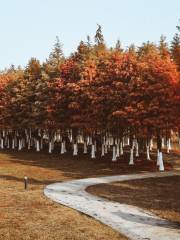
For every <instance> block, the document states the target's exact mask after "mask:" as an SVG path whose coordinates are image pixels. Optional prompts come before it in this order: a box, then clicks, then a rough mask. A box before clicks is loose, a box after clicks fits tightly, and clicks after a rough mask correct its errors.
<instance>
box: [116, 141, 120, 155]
mask: <svg viewBox="0 0 180 240" xmlns="http://www.w3.org/2000/svg"><path fill="white" fill-rule="evenodd" d="M119 156H120V150H119V144H118V143H117V144H116V157H119Z"/></svg>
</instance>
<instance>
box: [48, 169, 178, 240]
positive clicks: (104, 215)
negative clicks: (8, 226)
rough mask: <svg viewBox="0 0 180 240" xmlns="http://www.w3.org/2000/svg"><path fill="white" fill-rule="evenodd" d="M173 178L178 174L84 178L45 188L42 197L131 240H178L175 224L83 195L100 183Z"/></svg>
mask: <svg viewBox="0 0 180 240" xmlns="http://www.w3.org/2000/svg"><path fill="white" fill-rule="evenodd" d="M174 175H180V173H178V172H162V173H143V174H142V173H141V174H132V175H118V176H110V177H98V178H86V179H80V180H73V181H67V182H62V183H54V184H51V185H48V186H47V187H46V188H45V189H44V194H45V195H46V196H47V197H49V198H51V199H52V200H54V201H55V202H58V203H60V204H63V205H65V206H68V207H71V208H73V209H76V210H78V211H80V212H83V213H85V214H87V215H89V216H91V217H93V218H96V219H98V220H99V221H101V222H102V223H104V224H106V225H109V226H111V227H112V228H113V229H115V230H117V231H119V232H120V233H122V234H124V235H126V236H127V237H129V238H130V239H132V240H139V239H144V240H145V239H146V240H150V239H151V240H180V229H179V228H178V226H177V225H176V224H173V223H171V222H168V221H166V220H163V219H160V218H159V217H157V216H155V215H153V214H151V213H148V212H146V211H144V210H142V209H140V208H138V207H134V206H131V205H126V204H120V203H116V202H112V201H109V200H106V199H104V198H100V197H97V196H94V195H91V194H89V193H87V192H86V191H85V189H86V188H87V187H88V186H91V185H96V184H99V183H110V182H115V181H124V180H133V179H143V178H150V177H166V176H174ZM157 181H158V179H157ZM147 201H148V199H147Z"/></svg>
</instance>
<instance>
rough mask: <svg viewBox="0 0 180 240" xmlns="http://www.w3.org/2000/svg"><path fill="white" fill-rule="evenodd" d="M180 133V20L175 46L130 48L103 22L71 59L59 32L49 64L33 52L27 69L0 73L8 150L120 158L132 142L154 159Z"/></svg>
mask: <svg viewBox="0 0 180 240" xmlns="http://www.w3.org/2000/svg"><path fill="white" fill-rule="evenodd" d="M172 133H173V134H174V133H175V134H177V135H178V134H179V135H180V26H177V32H176V33H175V35H174V37H173V39H172V41H171V43H170V44H168V43H167V41H166V38H165V37H164V36H161V37H160V40H159V43H158V44H155V43H152V42H149V41H148V42H145V43H143V44H142V45H141V46H140V47H137V46H135V45H134V44H132V45H130V46H128V47H127V48H125V49H123V48H122V46H121V42H120V40H118V41H117V42H116V44H115V46H114V47H107V45H106V43H105V39H104V36H103V33H102V28H101V26H100V25H98V27H97V31H96V33H95V37H94V40H93V41H92V40H91V39H90V37H89V36H87V41H81V42H80V43H79V45H78V47H77V50H76V51H75V52H73V53H72V54H71V55H70V56H68V57H65V56H64V54H63V51H62V45H61V43H60V41H59V38H58V37H57V39H56V42H55V44H54V46H53V49H52V52H51V53H50V54H49V57H48V59H46V61H44V62H43V63H40V61H39V60H38V59H36V58H31V59H30V60H29V62H28V64H27V66H26V67H24V68H22V67H14V66H11V67H10V68H8V69H5V70H3V71H1V72H0V149H4V148H11V149H16V150H19V151H20V150H21V149H23V148H27V149H35V150H36V151H40V150H41V149H43V148H44V147H45V148H47V151H48V152H49V153H52V152H53V150H54V146H55V145H56V146H58V147H59V152H60V153H61V154H63V153H65V152H66V151H67V150H69V151H71V150H72V153H73V155H77V154H78V151H79V146H81V145H82V146H83V147H82V148H83V153H84V154H86V153H88V152H89V153H90V155H91V158H95V157H96V154H97V153H98V152H100V155H101V156H102V157H103V156H104V155H105V154H107V153H108V152H112V161H117V159H118V158H119V157H120V156H121V155H123V149H124V146H125V145H129V146H130V148H129V150H130V152H129V153H130V155H129V156H130V161H129V164H131V165H133V164H134V157H133V156H134V155H135V156H138V155H139V152H141V151H145V152H146V154H147V160H150V151H151V150H152V147H153V140H154V139H155V140H156V142H157V164H158V165H159V166H160V170H163V159H162V158H163V157H162V145H163V144H164V143H165V144H166V145H167V148H168V149H170V145H171V142H170V141H171V137H172Z"/></svg>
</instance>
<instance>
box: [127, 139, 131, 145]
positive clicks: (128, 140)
mask: <svg viewBox="0 0 180 240" xmlns="http://www.w3.org/2000/svg"><path fill="white" fill-rule="evenodd" d="M127 145H128V146H129V145H130V139H129V137H128V138H127Z"/></svg>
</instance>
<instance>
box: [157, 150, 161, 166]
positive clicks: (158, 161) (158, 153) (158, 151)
mask: <svg viewBox="0 0 180 240" xmlns="http://www.w3.org/2000/svg"><path fill="white" fill-rule="evenodd" d="M159 153H160V152H159V149H158V150H157V162H156V164H157V166H159V156H160V155H159Z"/></svg>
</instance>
